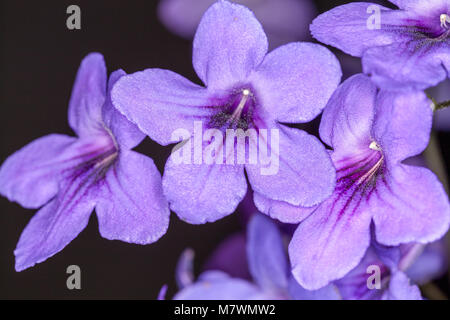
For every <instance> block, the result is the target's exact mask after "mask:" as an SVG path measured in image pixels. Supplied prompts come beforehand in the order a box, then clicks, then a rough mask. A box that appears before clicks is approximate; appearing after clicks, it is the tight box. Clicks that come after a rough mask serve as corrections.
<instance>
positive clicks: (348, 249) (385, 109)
mask: <svg viewBox="0 0 450 320" xmlns="http://www.w3.org/2000/svg"><path fill="white" fill-rule="evenodd" d="M430 103H431V102H430V100H429V99H427V97H426V96H425V94H424V93H422V92H409V93H403V94H396V93H392V92H386V91H380V92H379V93H377V88H376V87H375V85H374V84H373V83H372V82H371V81H370V79H369V78H368V77H366V76H364V75H356V76H353V77H351V78H350V79H348V80H346V81H345V82H344V83H343V84H342V85H341V86H340V87H339V88H338V89H337V90H336V92H335V93H334V94H333V96H332V97H331V99H330V101H329V103H328V105H327V107H326V108H325V110H324V113H323V115H322V121H321V124H320V128H319V131H320V136H321V138H322V140H323V141H324V142H325V143H326V144H328V145H329V146H331V147H332V148H333V151H332V154H331V157H332V160H333V163H334V164H335V167H336V170H337V180H336V181H337V182H336V183H337V185H336V189H335V191H334V193H333V195H332V196H331V197H330V198H329V199H327V200H325V201H324V202H323V203H322V204H320V205H318V206H316V207H312V208H302V207H295V206H292V205H289V204H287V203H285V202H280V201H273V200H268V199H267V198H265V197H263V196H261V195H259V194H255V203H256V206H257V207H258V209H259V210H260V211H262V212H264V213H267V214H269V215H270V216H271V217H274V218H277V219H279V220H281V221H285V222H289V221H288V220H290V221H293V220H295V217H297V218H298V219H299V221H301V220H303V219H304V221H302V222H301V223H300V225H299V226H298V228H297V230H296V232H295V234H294V236H293V238H292V241H291V243H290V246H289V256H290V258H291V263H292V265H293V274H294V275H295V277H296V278H297V280H298V281H299V283H300V284H301V285H302V286H303V287H305V288H307V289H317V288H320V287H322V286H324V285H326V284H327V283H329V282H330V281H332V280H335V279H339V278H342V277H343V276H344V275H345V274H346V273H347V272H349V271H350V270H351V269H353V268H354V267H356V266H357V265H358V263H359V262H360V261H361V259H362V257H363V256H364V253H365V252H366V250H367V248H368V247H369V244H370V225H371V223H372V222H373V223H374V225H375V234H376V239H377V241H378V242H379V243H381V244H383V245H388V246H396V245H399V244H401V243H408V242H420V243H428V242H432V241H435V240H437V239H439V238H440V237H442V236H443V235H444V234H445V232H446V231H447V230H448V226H449V221H450V207H449V201H448V197H447V195H446V193H445V191H444V189H443V187H442V184H441V183H440V182H439V180H438V179H437V177H436V176H435V175H434V174H433V173H432V172H431V171H430V170H428V169H426V168H423V167H415V166H410V165H406V164H404V163H402V162H403V161H404V160H405V159H407V158H409V157H412V156H415V155H417V154H419V153H421V152H422V151H423V150H424V149H425V147H426V146H427V144H428V140H429V135H430V130H431V121H432V110H431V108H430ZM306 217H307V218H306ZM305 218H306V219H305Z"/></svg>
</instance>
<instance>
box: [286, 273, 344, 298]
mask: <svg viewBox="0 0 450 320" xmlns="http://www.w3.org/2000/svg"><path fill="white" fill-rule="evenodd" d="M289 295H290V296H291V298H292V299H293V300H341V296H340V294H339V290H338V288H337V287H336V286H335V285H334V284H329V285H327V286H325V287H323V288H320V289H318V290H306V289H305V288H303V287H302V286H300V285H299V284H298V282H297V280H295V278H294V277H290V279H289Z"/></svg>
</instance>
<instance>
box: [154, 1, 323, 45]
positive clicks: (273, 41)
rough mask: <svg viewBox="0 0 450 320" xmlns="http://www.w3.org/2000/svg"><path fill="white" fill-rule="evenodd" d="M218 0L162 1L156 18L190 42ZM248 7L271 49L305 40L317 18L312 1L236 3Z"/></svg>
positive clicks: (308, 36)
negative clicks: (203, 17) (313, 21)
mask: <svg viewBox="0 0 450 320" xmlns="http://www.w3.org/2000/svg"><path fill="white" fill-rule="evenodd" d="M216 1H217V0H161V1H160V3H159V5H158V16H159V18H160V20H161V21H162V23H163V24H164V25H165V26H166V27H167V28H168V29H169V30H170V31H172V32H173V33H175V34H177V35H179V36H181V37H183V38H188V39H192V37H193V36H194V34H195V30H197V26H198V24H199V23H200V20H201V18H202V15H203V14H204V13H205V11H206V10H207V9H208V8H209V6H211V5H212V4H213V3H214V2H216ZM233 2H236V3H239V4H242V5H244V6H246V7H248V8H249V9H250V10H252V11H253V12H254V13H255V16H256V18H257V19H258V20H259V21H260V22H261V24H262V26H263V28H264V30H265V32H266V34H267V37H268V38H269V44H270V47H271V48H276V47H278V46H280V45H282V44H285V43H288V42H291V41H299V40H307V39H309V38H310V37H311V36H310V34H309V30H308V26H309V24H310V23H311V21H312V20H313V18H314V16H315V15H316V9H315V7H314V3H313V1H311V0H235V1H233Z"/></svg>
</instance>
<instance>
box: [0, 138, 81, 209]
mask: <svg viewBox="0 0 450 320" xmlns="http://www.w3.org/2000/svg"><path fill="white" fill-rule="evenodd" d="M75 142H76V139H75V138H72V137H68V136H64V135H60V134H52V135H48V136H45V137H42V138H39V139H37V140H35V141H33V142H31V143H29V144H28V145H26V146H25V147H23V148H22V149H20V150H19V151H17V152H15V153H14V154H13V155H11V156H10V157H9V158H8V159H6V161H5V162H4V163H3V165H2V166H1V168H0V194H2V195H3V196H5V197H7V198H8V199H9V200H10V201H15V202H18V203H19V204H20V205H22V206H24V207H26V208H38V207H40V206H42V205H44V204H45V203H47V202H48V201H49V200H50V199H51V198H53V197H54V196H55V195H56V193H57V192H58V183H59V181H60V178H61V177H60V176H61V173H62V171H63V170H64V169H66V168H68V167H70V165H73V161H71V159H72V158H74V157H77V156H78V154H77V151H78V150H77V149H76V148H75V147H74V145H75Z"/></svg>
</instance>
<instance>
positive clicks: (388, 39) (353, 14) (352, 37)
mask: <svg viewBox="0 0 450 320" xmlns="http://www.w3.org/2000/svg"><path fill="white" fill-rule="evenodd" d="M375 7H376V8H378V9H379V10H380V14H381V16H380V23H381V25H380V28H379V29H377V28H372V25H370V27H371V28H372V29H369V27H368V25H369V23H370V24H372V21H371V19H370V18H371V17H372V16H373V14H374V12H377V11H375ZM372 8H373V9H372ZM402 15H404V13H403V12H400V11H396V10H391V9H388V8H385V7H383V6H380V5H376V4H373V3H363V2H360V3H349V4H345V5H342V6H338V7H335V8H333V9H331V10H329V11H327V12H325V13H323V14H321V15H319V16H318V17H317V18H316V19H315V20H314V21H313V23H312V24H311V27H310V29H311V33H312V35H313V37H314V38H316V39H317V40H319V41H320V42H323V43H325V44H328V45H331V46H333V47H336V48H338V49H340V50H342V51H344V52H345V53H348V54H350V55H352V56H357V57H361V56H362V55H363V53H364V51H365V50H367V49H368V48H370V47H374V46H384V45H388V44H391V43H394V42H395V41H397V40H398V38H399V36H400V35H399V33H398V32H392V27H393V26H395V25H399V24H400V23H401V20H399V18H401V17H402ZM374 22H376V21H374ZM373 27H375V25H374V26H373Z"/></svg>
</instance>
